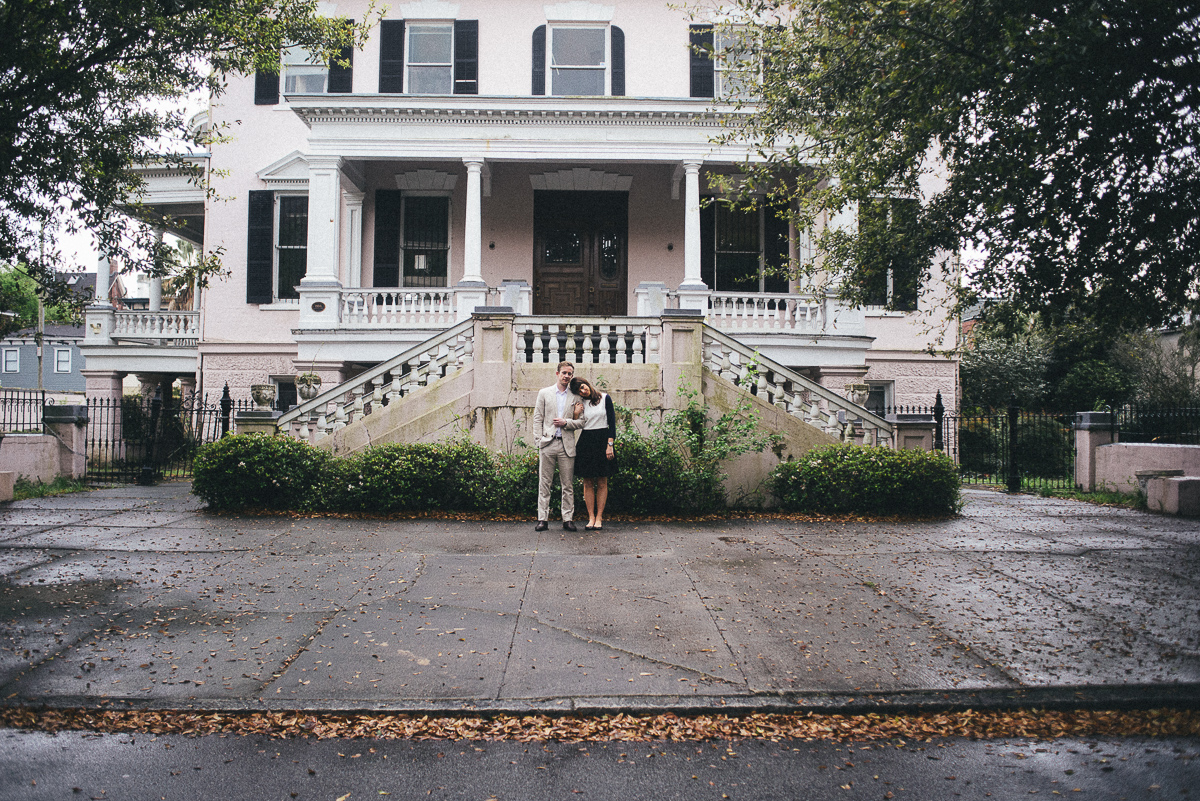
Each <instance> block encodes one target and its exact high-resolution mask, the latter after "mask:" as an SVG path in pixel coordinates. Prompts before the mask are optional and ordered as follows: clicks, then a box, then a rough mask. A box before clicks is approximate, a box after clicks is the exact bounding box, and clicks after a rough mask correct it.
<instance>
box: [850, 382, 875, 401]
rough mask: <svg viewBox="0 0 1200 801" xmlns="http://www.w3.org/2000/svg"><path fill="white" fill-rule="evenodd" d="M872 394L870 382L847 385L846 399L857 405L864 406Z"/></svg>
mask: <svg viewBox="0 0 1200 801" xmlns="http://www.w3.org/2000/svg"><path fill="white" fill-rule="evenodd" d="M870 394H871V387H870V385H868V384H847V385H846V400H848V401H850V402H851V403H853V404H854V405H855V406H862V405H863V404H864V403H866V402H867V398H868V397H869V396H870Z"/></svg>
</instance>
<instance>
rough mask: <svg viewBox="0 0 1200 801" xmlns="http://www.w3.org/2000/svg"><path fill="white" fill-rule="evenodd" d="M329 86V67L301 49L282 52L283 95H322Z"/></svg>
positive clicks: (288, 49)
mask: <svg viewBox="0 0 1200 801" xmlns="http://www.w3.org/2000/svg"><path fill="white" fill-rule="evenodd" d="M328 85H329V67H328V66H326V65H325V62H324V61H321V60H319V59H318V58H317V57H316V56H314V55H313V54H312V53H310V52H308V50H306V49H304V48H303V47H299V46H295V47H288V48H285V49H284V51H283V93H284V94H305V95H311V94H323V93H324V92H325V91H326V87H327V86H328Z"/></svg>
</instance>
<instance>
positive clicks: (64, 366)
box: [54, 348, 71, 373]
mask: <svg viewBox="0 0 1200 801" xmlns="http://www.w3.org/2000/svg"><path fill="white" fill-rule="evenodd" d="M54 372H56V373H69V372H71V349H70V348H55V349H54Z"/></svg>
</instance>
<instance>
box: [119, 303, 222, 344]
mask: <svg viewBox="0 0 1200 801" xmlns="http://www.w3.org/2000/svg"><path fill="white" fill-rule="evenodd" d="M199 336H200V312H198V311H157V312H154V311H118V312H116V313H115V315H114V317H113V331H112V337H113V339H157V340H164V343H163V344H166V345H172V346H180V345H191V346H193V347H194V346H195V344H196V340H197V339H198V338H199Z"/></svg>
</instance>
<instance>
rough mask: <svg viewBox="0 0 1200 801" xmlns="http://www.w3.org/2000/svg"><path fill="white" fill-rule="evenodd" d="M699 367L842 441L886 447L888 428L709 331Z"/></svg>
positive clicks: (812, 383) (848, 403)
mask: <svg viewBox="0 0 1200 801" xmlns="http://www.w3.org/2000/svg"><path fill="white" fill-rule="evenodd" d="M703 348H704V355H703V359H704V366H705V367H707V368H708V369H709V370H711V371H712V372H714V373H716V374H717V375H719V376H721V377H722V378H724V379H726V380H728V381H731V382H733V383H734V384H736V385H737V386H739V387H741V388H742V389H744V390H745V391H746V392H749V393H751V394H754V395H755V396H757V397H758V398H759V399H760V400H764V401H766V402H767V403H769V404H771V405H773V406H775V407H777V408H779V409H781V410H783V411H785V412H786V413H787V414H790V415H792V416H793V417H795V418H797V419H799V420H803V421H804V422H805V423H808V424H809V425H811V426H815V427H816V428H819V429H821V430H822V431H824V432H825V433H827V434H829V435H830V436H833V437H837V438H838V439H841V440H843V441H847V442H849V441H859V440H861V441H862V443H863V444H865V445H890V443H891V440H892V437H893V432H892V428H893V426H892V424H891V423H889V422H888V421H886V420H884V419H883V418H882V417H879V416H877V415H875V414H872V413H871V412H869V411H867V410H866V409H864V408H863V407H861V406H859V405H857V404H855V403H853V402H852V401H850V400H848V399H846V398H843V397H842V396H840V395H838V394H837V393H835V392H832V391H830V390H828V389H826V388H825V387H823V386H821V385H820V384H818V383H816V382H815V381H811V380H809V379H807V378H805V377H803V376H801V375H800V374H798V373H796V372H794V371H792V370H789V369H788V368H786V367H784V366H783V365H781V364H779V363H777V362H775V361H773V360H771V359H769V358H767V357H765V356H763V355H761V354H759V353H757V352H756V351H754V350H753V349H751V348H749V347H747V346H745V345H743V344H742V343H741V342H738V341H737V340H736V339H733V338H732V337H730V336H728V335H726V334H723V333H721V332H720V331H718V330H716V329H715V328H713V327H711V326H706V327H705V329H704V338H703Z"/></svg>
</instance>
